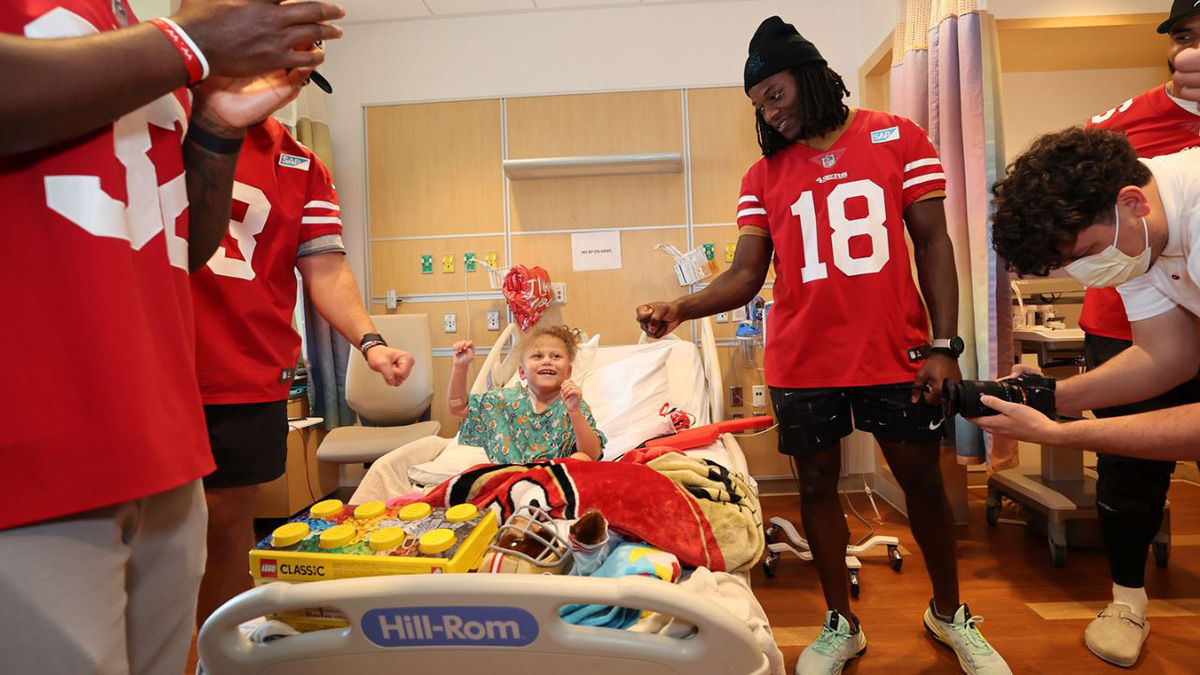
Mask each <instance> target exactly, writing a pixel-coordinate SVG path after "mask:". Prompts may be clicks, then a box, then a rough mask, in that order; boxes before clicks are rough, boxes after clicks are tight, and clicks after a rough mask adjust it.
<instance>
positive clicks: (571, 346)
mask: <svg viewBox="0 0 1200 675" xmlns="http://www.w3.org/2000/svg"><path fill="white" fill-rule="evenodd" d="M543 335H549V336H550V337H552V338H555V339H557V340H559V341H561V342H562V343H563V345H564V346H565V347H566V348H567V362H568V363H575V355H576V354H577V353H578V352H579V331H577V330H575V329H573V328H571V327H570V326H544V327H542V328H538V329H536V330H534V331H533V332H532V333H530V334H529V335H527V336H525V339H524V340H523V341H522V342H521V354H522V355H524V354H525V352H526V350H528V349H529V346H530V345H532V344H533V343H534V342H536V341H537V339H538V338H540V337H542V336H543Z"/></svg>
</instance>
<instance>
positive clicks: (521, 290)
mask: <svg viewBox="0 0 1200 675" xmlns="http://www.w3.org/2000/svg"><path fill="white" fill-rule="evenodd" d="M502 290H503V291H504V297H505V299H506V300H508V308H509V309H511V310H512V313H513V316H514V317H516V319H517V325H518V326H520V327H521V330H529V328H530V327H531V326H533V324H535V323H537V322H538V319H540V318H542V314H543V313H544V312H545V311H546V308H547V307H549V306H550V301H552V300H553V299H554V289H552V288H550V275H549V274H547V273H546V270H544V269H542V268H540V267H534V268H533V269H529V268H528V267H525V266H524V265H514V266H513V268H512V269H510V270H509V271H508V274H506V275H504V284H503V286H502Z"/></svg>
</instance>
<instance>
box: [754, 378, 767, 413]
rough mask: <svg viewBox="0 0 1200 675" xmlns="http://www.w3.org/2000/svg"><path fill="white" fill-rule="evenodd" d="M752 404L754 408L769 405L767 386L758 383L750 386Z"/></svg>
mask: <svg viewBox="0 0 1200 675" xmlns="http://www.w3.org/2000/svg"><path fill="white" fill-rule="evenodd" d="M750 406H751V407H753V408H765V407H767V388H766V387H765V386H763V385H761V384H756V385H754V386H753V387H751V388H750Z"/></svg>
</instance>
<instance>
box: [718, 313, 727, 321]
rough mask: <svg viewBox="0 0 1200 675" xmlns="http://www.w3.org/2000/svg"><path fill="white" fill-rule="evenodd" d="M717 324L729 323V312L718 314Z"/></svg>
mask: <svg viewBox="0 0 1200 675" xmlns="http://www.w3.org/2000/svg"><path fill="white" fill-rule="evenodd" d="M717 323H729V312H718V313H717Z"/></svg>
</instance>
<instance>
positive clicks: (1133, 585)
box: [1079, 0, 1200, 666]
mask: <svg viewBox="0 0 1200 675" xmlns="http://www.w3.org/2000/svg"><path fill="white" fill-rule="evenodd" d="M1193 4H1194V3H1193V2H1192V1H1191V0H1176V2H1175V3H1174V6H1173V7H1172V11H1171V14H1170V16H1169V17H1168V18H1167V20H1166V21H1164V22H1163V23H1162V25H1160V26H1159V27H1158V32H1159V33H1164V34H1166V35H1168V37H1169V47H1168V51H1167V64H1168V66H1169V67H1170V69H1171V72H1172V73H1175V72H1176V68H1175V59H1176V57H1177V56H1178V55H1179V53H1180V52H1181V51H1183V50H1184V49H1187V48H1190V47H1195V45H1196V42H1197V36H1198V35H1200V10H1197V9H1196V8H1195V7H1194V6H1193ZM1178 89H1179V88H1178V87H1177V86H1176V83H1175V82H1173V81H1172V82H1167V83H1166V84H1165V85H1160V86H1157V87H1154V88H1153V89H1151V90H1149V91H1147V92H1145V93H1142V94H1140V95H1138V96H1136V97H1134V98H1131V99H1129V100H1127V101H1125V102H1124V103H1122V104H1121V105H1119V106H1117V107H1115V108H1113V109H1111V110H1109V111H1107V112H1104V113H1101V114H1099V115H1096V116H1095V117H1093V118H1091V120H1089V121H1088V124H1087V126H1088V127H1089V128H1090V127H1096V128H1101V129H1109V130H1111V131H1118V132H1121V133H1123V134H1125V135H1126V136H1127V137H1128V138H1129V142H1130V144H1131V145H1132V146H1133V148H1134V150H1136V152H1137V154H1138V155H1139V156H1140V157H1156V156H1158V155H1165V154H1169V153H1173V152H1179V151H1180V150H1184V149H1186V148H1190V147H1195V146H1197V145H1200V137H1198V136H1197V134H1196V129H1197V128H1200V110H1197V106H1196V104H1195V103H1193V102H1190V101H1184V100H1182V99H1180V98H1179V97H1178ZM1079 326H1080V328H1082V329H1083V330H1084V332H1085V334H1086V338H1085V348H1084V353H1085V357H1086V361H1087V367H1088V369H1089V370H1092V369H1095V368H1097V367H1099V366H1100V365H1102V364H1104V363H1105V362H1107V361H1108V360H1109V359H1111V358H1113V357H1114V356H1116V355H1117V354H1120V353H1121V352H1122V351H1124V350H1125V349H1128V348H1129V347H1130V345H1132V344H1133V334H1132V329H1131V328H1130V325H1129V320H1128V319H1127V318H1126V315H1125V306H1124V305H1123V304H1122V302H1121V296H1120V294H1119V293H1118V292H1117V289H1116V288H1114V287H1111V286H1107V287H1089V288H1088V289H1087V293H1086V295H1085V297H1084V302H1083V312H1082V313H1081V314H1080V316H1079ZM1195 401H1200V380H1197V379H1191V380H1189V381H1187V382H1185V383H1183V384H1182V385H1180V386H1178V387H1176V388H1174V389H1171V390H1170V391H1167V392H1165V393H1163V394H1161V395H1159V396H1155V397H1153V398H1150V399H1147V400H1142V401H1137V402H1133V401H1131V402H1130V403H1129V404H1128V405H1122V406H1116V407H1112V408H1099V409H1096V410H1095V411H1094V412H1095V415H1096V416H1097V417H1101V418H1110V417H1117V416H1122V415H1130V414H1134V413H1141V412H1147V411H1151V410H1158V409H1161V408H1169V407H1173V406H1177V405H1181V404H1185V403H1191V402H1195ZM1174 471H1175V462H1173V461H1156V460H1150V459H1138V458H1130V457H1125V456H1123V455H1119V454H1110V453H1102V454H1101V455H1100V456H1099V458H1098V461H1097V464H1096V472H1097V474H1098V476H1099V482H1098V484H1097V496H1096V510H1097V513H1098V515H1099V519H1100V523H1101V527H1102V529H1103V531H1104V542H1105V547H1106V549H1107V554H1108V562H1109V568H1110V571H1111V574H1112V579H1113V604H1112V605H1110V606H1109V607H1108V608H1107V609H1106V610H1105V611H1104V612H1103V613H1101V615H1100V616H1099V617H1098V618H1097V619H1096V620H1095V621H1093V622H1092V624H1091V625H1090V626H1089V627H1088V630H1087V633H1086V637H1085V642H1086V643H1087V646H1088V648H1089V649H1090V650H1091V651H1092V652H1093V653H1094V654H1096V655H1097V656H1099V657H1100V658H1102V659H1104V660H1105V661H1109V662H1111V663H1115V664H1117V665H1121V666H1131V665H1133V664H1134V663H1135V662H1136V661H1137V658H1138V653H1139V651H1140V649H1141V644H1142V642H1143V640H1144V639H1145V636H1146V634H1147V632H1148V630H1149V627H1148V624H1147V623H1146V622H1145V620H1144V618H1143V617H1145V614H1146V604H1147V602H1148V598H1147V596H1146V590H1145V567H1146V553H1147V550H1148V548H1149V545H1150V543H1151V542H1152V541H1153V539H1154V537H1155V535H1156V534H1157V532H1158V530H1159V527H1160V526H1161V525H1162V518H1163V508H1164V506H1165V504H1166V494H1167V488H1168V487H1169V486H1170V477H1171V474H1172V473H1174ZM1126 608H1128V609H1126ZM1130 610H1132V612H1133V614H1135V615H1136V617H1137V618H1135V619H1133V620H1124V619H1122V618H1121V617H1122V616H1123V614H1122V612H1128V611H1130ZM1135 627H1140V629H1141V630H1136V631H1135V630H1134V628H1135Z"/></svg>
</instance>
